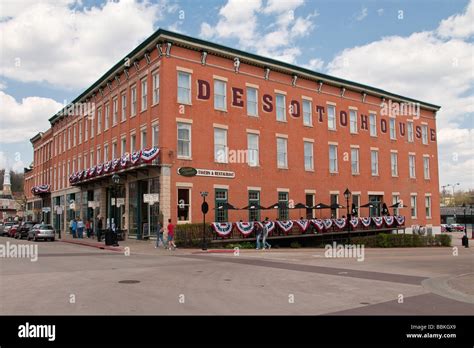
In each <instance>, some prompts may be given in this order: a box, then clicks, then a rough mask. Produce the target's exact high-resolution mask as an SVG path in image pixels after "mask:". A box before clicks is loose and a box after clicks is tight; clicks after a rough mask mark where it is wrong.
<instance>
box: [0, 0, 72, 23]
mask: <svg viewBox="0 0 474 348" xmlns="http://www.w3.org/2000/svg"><path fill="white" fill-rule="evenodd" d="M75 2H76V0H3V1H2V2H1V4H0V8H1V10H2V11H1V17H0V19H1V20H6V19H8V18H12V17H15V16H17V15H19V14H20V13H22V12H23V11H25V9H26V8H29V7H32V6H35V5H37V4H44V5H59V6H64V5H72V4H74V3H75Z"/></svg>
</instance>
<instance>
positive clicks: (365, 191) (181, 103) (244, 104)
mask: <svg viewBox="0 0 474 348" xmlns="http://www.w3.org/2000/svg"><path fill="white" fill-rule="evenodd" d="M77 105H80V106H81V108H80V109H77V108H76V109H75V110H74V111H71V110H72V109H71V108H65V109H64V110H62V111H61V112H59V113H58V114H56V115H54V116H53V117H52V118H51V119H50V122H51V128H50V129H49V130H47V131H46V132H45V133H39V134H38V135H37V136H35V137H34V138H33V139H32V143H33V147H34V153H35V155H34V168H33V174H31V176H32V179H31V180H25V189H26V190H28V189H30V186H31V184H30V182H31V181H33V186H35V187H36V186H41V185H43V186H42V187H40V188H38V187H36V191H35V194H34V196H35V197H41V198H42V204H43V206H44V205H46V206H50V207H51V216H50V217H47V218H52V221H51V222H53V223H55V224H56V226H57V227H58V228H63V227H64V224H65V223H67V221H68V220H69V219H70V218H71V217H72V216H74V215H76V216H77V215H80V216H82V218H83V219H84V218H85V219H87V218H95V217H96V216H97V215H100V216H102V217H104V219H112V218H113V217H116V220H117V224H119V225H120V227H121V228H123V229H126V230H127V231H128V232H129V234H130V235H131V236H134V235H137V234H140V233H141V232H143V231H144V232H145V233H147V232H149V231H150V226H153V225H154V224H155V223H156V221H157V219H158V218H159V214H160V213H161V214H162V218H164V219H165V221H166V220H167V219H168V218H171V219H172V220H173V222H176V221H177V222H178V223H187V222H188V223H196V222H201V221H202V214H201V211H200V205H201V202H202V197H201V195H200V192H203V191H206V192H208V193H209V194H208V196H207V201H208V202H209V205H210V208H211V211H210V216H208V217H207V219H208V220H211V221H218V220H221V221H222V220H229V221H235V220H238V219H242V220H244V221H247V220H253V219H254V218H263V217H264V215H265V216H269V217H270V218H277V217H279V218H280V219H286V218H288V217H289V218H298V217H299V214H303V213H301V212H300V211H298V210H289V211H288V210H286V209H279V210H275V211H265V212H264V211H262V212H261V213H260V214H261V215H259V213H258V211H254V212H249V211H248V210H227V209H219V210H217V209H214V208H215V207H216V206H218V205H219V204H222V203H224V202H228V203H230V204H232V205H234V206H235V207H239V208H242V207H244V206H247V205H249V203H257V204H259V205H261V206H269V205H271V204H274V203H276V202H284V204H291V203H299V202H301V203H304V204H306V205H314V204H316V203H318V202H323V203H326V204H331V203H335V202H340V203H341V204H344V205H345V204H346V202H345V199H344V196H343V193H344V191H345V190H346V188H348V189H349V190H350V191H351V192H352V197H351V200H353V202H354V203H355V205H356V206H358V207H359V206H360V205H363V204H364V203H367V202H369V201H371V202H374V205H375V207H374V208H370V209H368V208H360V215H361V216H364V215H369V213H370V214H372V215H377V214H379V213H380V212H379V210H380V206H381V204H382V203H383V202H385V203H386V204H387V205H392V204H393V203H396V202H400V201H401V202H403V203H404V204H405V205H406V206H407V207H406V208H402V209H401V210H400V212H399V213H400V214H402V215H405V216H406V219H407V225H408V226H410V225H412V224H418V225H433V227H434V230H435V231H437V230H439V224H440V220H439V219H440V217H439V193H438V156H437V142H436V141H437V139H436V112H437V111H438V110H439V106H436V105H432V104H429V103H425V102H421V101H417V100H414V99H411V98H407V97H403V96H399V95H396V94H393V93H390V92H386V91H383V90H380V89H378V88H374V87H370V86H366V85H362V84H359V83H356V82H351V81H346V80H342V79H339V78H336V77H332V76H328V75H324V74H320V73H316V72H313V71H310V70H307V69H304V68H301V67H297V66H293V65H290V64H286V63H282V62H279V61H275V60H272V59H270V58H265V57H260V56H256V55H253V54H250V53H246V52H242V51H238V50H235V49H231V48H228V47H224V46H221V45H217V44H214V43H211V42H207V41H203V40H199V39H195V38H192V37H188V36H184V35H181V34H177V33H172V32H169V31H165V30H158V31H157V32H156V33H154V34H153V35H152V36H151V37H149V38H148V39H147V40H146V41H145V42H143V43H142V44H141V45H140V46H138V47H137V48H136V49H134V50H133V51H132V52H130V53H129V54H128V55H127V56H126V57H125V58H124V59H123V60H121V61H120V62H118V63H117V64H116V65H115V66H113V67H112V68H111V69H110V70H109V71H108V72H106V73H105V74H104V75H103V76H102V77H101V78H100V79H99V80H98V81H97V82H96V83H94V84H93V85H92V86H90V87H89V88H88V89H87V90H86V91H84V92H83V93H82V94H81V95H80V96H78V97H77V98H76V99H75V100H74V101H73V102H72V103H71V106H77ZM84 106H85V107H84ZM88 106H89V109H87V107H88ZM68 111H69V112H68ZM154 147H156V148H158V149H159V156H158V157H156V158H155V155H156V153H155V152H153V148H154ZM144 149H148V151H146V152H144V153H140V152H139V151H140V150H144ZM150 149H151V150H150ZM127 153H128V154H132V153H134V155H133V156H131V157H132V158H130V157H127ZM124 155H125V156H124ZM121 157H122V159H123V166H122V163H120V158H121ZM114 159H117V160H116V161H115V162H114V161H113V160H114ZM133 162H135V163H133ZM97 165H99V167H95V166H97ZM90 168H94V169H92V170H90ZM179 168H182V169H181V170H179ZM194 169H197V175H194V176H188V175H190V174H191V175H192V174H196V171H194ZM98 172H99V173H98ZM71 174H72V177H70V176H71ZM113 174H118V175H119V179H120V182H119V183H118V186H114V184H113V182H112V179H111V177H112V175H113ZM114 187H116V189H114ZM114 190H115V191H114ZM149 193H157V194H159V204H158V203H157V204H153V205H151V204H150V205H149V204H148V203H145V202H144V194H149ZM32 195H33V194H32ZM115 196H116V197H118V198H119V199H117V200H116V202H117V205H115V204H114V203H115V200H114V198H115ZM29 198H30V199H31V200H33V196H31V197H29ZM47 200H50V202H49V203H47V202H46V201H47ZM350 203H352V202H350ZM48 204H49V205H48ZM364 209H365V210H364ZM46 210H47V209H46ZM369 210H370V211H369ZM305 213H306V214H307V215H308V216H314V215H315V214H318V216H319V214H320V213H316V212H315V211H314V210H310V209H308V210H307V211H306V212H305ZM331 213H332V214H333V215H341V216H342V215H343V214H345V209H342V210H340V211H338V210H334V211H332V212H330V211H329V210H327V211H324V210H323V211H322V212H321V214H322V216H325V215H326V216H328V215H330V214H331ZM46 214H47V212H46ZM108 221H109V222H110V220H108Z"/></svg>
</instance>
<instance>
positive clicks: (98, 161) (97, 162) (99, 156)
mask: <svg viewBox="0 0 474 348" xmlns="http://www.w3.org/2000/svg"><path fill="white" fill-rule="evenodd" d="M101 158H102V157H101V155H100V147H98V148H97V156H96V157H95V160H96V164H99V163H100V160H101Z"/></svg>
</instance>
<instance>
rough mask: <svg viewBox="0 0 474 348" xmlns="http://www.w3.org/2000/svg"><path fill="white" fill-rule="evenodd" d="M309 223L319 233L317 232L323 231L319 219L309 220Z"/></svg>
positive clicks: (322, 224) (322, 225) (321, 221)
mask: <svg viewBox="0 0 474 348" xmlns="http://www.w3.org/2000/svg"><path fill="white" fill-rule="evenodd" d="M311 223H312V224H313V226H314V227H316V229H317V230H318V231H319V232H322V231H323V230H324V223H323V220H320V219H313V220H311Z"/></svg>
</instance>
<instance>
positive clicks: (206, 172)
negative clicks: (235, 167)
mask: <svg viewBox="0 0 474 348" xmlns="http://www.w3.org/2000/svg"><path fill="white" fill-rule="evenodd" d="M196 170H197V174H196V175H197V176H212V177H216V178H227V179H233V178H235V172H229V171H225V170H215V169H196Z"/></svg>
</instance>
